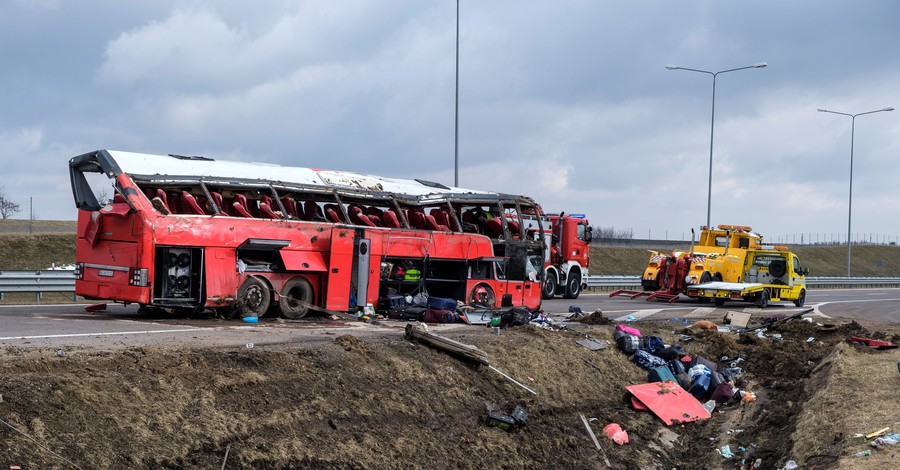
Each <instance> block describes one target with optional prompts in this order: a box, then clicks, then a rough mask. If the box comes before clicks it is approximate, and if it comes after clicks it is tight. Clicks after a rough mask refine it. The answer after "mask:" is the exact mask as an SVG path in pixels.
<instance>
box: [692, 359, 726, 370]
mask: <svg viewBox="0 0 900 470" xmlns="http://www.w3.org/2000/svg"><path fill="white" fill-rule="evenodd" d="M697 364H703V365H704V366H706V368H707V369H709V370H711V371H713V372H715V371H716V370H718V368H719V365H718V364H716V363H715V362H713V361H710V360H709V359H707V358H705V357H703V356H697V357H695V358H694V360H693V361H691V367H693V366H696V365H697Z"/></svg>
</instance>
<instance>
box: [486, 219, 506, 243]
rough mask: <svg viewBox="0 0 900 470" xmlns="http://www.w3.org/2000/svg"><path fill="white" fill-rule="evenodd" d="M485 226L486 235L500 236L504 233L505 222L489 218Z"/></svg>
mask: <svg viewBox="0 0 900 470" xmlns="http://www.w3.org/2000/svg"><path fill="white" fill-rule="evenodd" d="M484 227H485V232H487V233H485V235H487V236H489V237H491V238H499V237H501V236H502V235H503V224H501V223H500V219H496V218H494V219H489V220H488V221H487V223H485V225H484Z"/></svg>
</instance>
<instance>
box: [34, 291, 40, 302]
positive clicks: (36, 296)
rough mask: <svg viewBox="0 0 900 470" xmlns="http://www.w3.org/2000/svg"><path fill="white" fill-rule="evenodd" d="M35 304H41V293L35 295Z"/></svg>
mask: <svg viewBox="0 0 900 470" xmlns="http://www.w3.org/2000/svg"><path fill="white" fill-rule="evenodd" d="M34 303H36V304H39V303H41V293H40V292H35V293H34Z"/></svg>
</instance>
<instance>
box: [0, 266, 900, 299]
mask: <svg viewBox="0 0 900 470" xmlns="http://www.w3.org/2000/svg"><path fill="white" fill-rule="evenodd" d="M806 285H807V286H809V287H822V288H826V287H900V277H820V276H811V277H807V278H806ZM587 286H588V288H589V289H612V288H639V287H641V276H636V275H603V276H590V277H588V279H587ZM12 292H33V293H34V299H35V302H40V301H41V294H42V293H44V292H64V293H70V292H71V293H72V298H73V299H74V298H75V272H74V271H70V270H44V271H0V300H3V294H7V293H12Z"/></svg>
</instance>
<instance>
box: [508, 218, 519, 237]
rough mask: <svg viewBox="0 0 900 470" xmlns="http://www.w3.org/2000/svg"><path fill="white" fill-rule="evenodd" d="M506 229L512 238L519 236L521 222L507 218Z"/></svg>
mask: <svg viewBox="0 0 900 470" xmlns="http://www.w3.org/2000/svg"><path fill="white" fill-rule="evenodd" d="M506 229H507V230H509V236H510V237H512V238H519V223H518V222H516V221H515V220H507V221H506Z"/></svg>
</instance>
